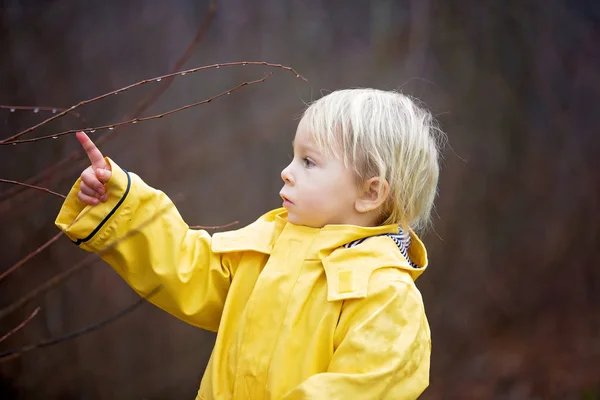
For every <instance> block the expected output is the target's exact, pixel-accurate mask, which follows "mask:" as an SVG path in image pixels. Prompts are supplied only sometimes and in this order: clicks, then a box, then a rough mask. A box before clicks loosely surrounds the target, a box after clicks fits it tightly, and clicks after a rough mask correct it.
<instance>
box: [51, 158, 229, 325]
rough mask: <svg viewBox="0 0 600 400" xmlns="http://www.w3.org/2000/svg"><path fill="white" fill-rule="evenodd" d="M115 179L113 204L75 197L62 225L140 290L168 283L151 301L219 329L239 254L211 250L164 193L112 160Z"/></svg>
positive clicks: (74, 194) (111, 187)
mask: <svg viewBox="0 0 600 400" xmlns="http://www.w3.org/2000/svg"><path fill="white" fill-rule="evenodd" d="M106 161H107V162H108V163H109V164H110V165H111V169H112V176H111V179H110V180H109V182H107V183H106V185H105V186H106V189H107V192H108V194H109V198H108V200H107V201H106V202H105V203H100V204H98V205H96V206H93V207H92V206H87V205H85V204H84V203H82V202H80V201H79V199H78V198H77V192H78V191H79V184H80V180H78V181H77V182H76V183H75V185H74V186H73V188H72V189H71V191H70V192H69V195H68V196H67V198H66V200H65V202H64V204H63V206H62V208H61V210H60V212H59V214H58V217H57V218H56V225H57V226H58V227H59V228H60V229H61V230H63V231H64V232H65V234H66V235H67V236H68V237H69V238H70V239H71V240H72V241H73V242H75V244H77V245H78V246H80V247H81V248H82V249H84V250H87V251H90V252H94V253H98V254H99V255H100V257H101V258H102V259H103V260H104V261H106V262H107V263H108V264H110V265H111V266H112V267H113V268H114V269H115V271H116V272H117V273H118V274H119V275H121V277H123V279H125V281H126V282H127V283H128V284H129V285H130V286H131V287H132V288H133V289H134V290H135V291H136V292H138V293H139V294H140V295H142V296H144V295H146V294H148V293H150V292H152V291H153V289H155V288H157V287H158V286H159V285H162V287H161V289H160V290H159V291H158V293H156V294H154V295H153V296H152V297H151V298H150V299H149V301H151V302H152V303H154V304H155V305H157V306H158V307H160V308H162V309H164V310H166V311H167V312H169V313H171V314H173V315H175V316H176V317H178V318H180V319H182V320H184V321H186V322H188V323H190V324H192V325H196V326H198V327H201V328H203V329H207V330H211V331H216V330H217V328H218V325H219V321H220V318H221V314H222V310H223V306H224V302H225V297H226V296H227V292H228V290H229V285H230V281H231V276H232V273H233V272H232V270H233V268H234V265H236V253H228V254H216V253H214V252H212V251H211V242H212V239H211V236H210V235H209V234H208V233H207V232H206V231H204V230H191V229H189V227H188V225H187V224H186V223H185V222H184V221H183V219H182V217H181V216H180V214H179V212H178V211H177V209H176V208H175V205H174V204H173V202H172V201H171V200H170V199H169V198H168V197H167V195H166V194H164V193H163V192H161V191H158V190H156V189H153V188H151V187H150V186H148V185H147V184H146V183H144V181H142V179H141V178H140V177H139V176H137V175H135V174H133V173H129V172H126V171H125V170H123V169H121V168H120V167H119V166H118V165H117V164H116V163H114V162H113V161H112V160H110V159H109V158H106Z"/></svg>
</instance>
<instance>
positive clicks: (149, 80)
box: [0, 61, 307, 145]
mask: <svg viewBox="0 0 600 400" xmlns="http://www.w3.org/2000/svg"><path fill="white" fill-rule="evenodd" d="M238 65H242V66H244V65H264V66H268V67H273V68H280V69H284V70H287V71H290V72H292V73H294V74H295V75H296V77H297V78H301V79H302V80H304V81H307V79H306V78H304V77H303V76H301V75H300V74H299V73H298V72H297V71H296V70H295V69H293V68H291V67H286V66H284V65H281V64H273V63H268V62H264V61H237V62H230V63H223V64H213V65H206V66H203V67H197V68H192V69H188V70H185V71H180V72H175V73H170V74H167V75H162V76H158V77H155V78H151V79H145V80H143V81H140V82H137V83H133V84H131V85H129V86H125V87H122V88H120V89H117V90H113V91H112V92H109V93H105V94H103V95H100V96H97V97H94V98H93V99H89V100H84V101H81V102H79V103H78V104H75V105H74V106H71V107H70V108H69V109H67V110H65V111H62V112H60V113H58V114H56V115H54V116H53V117H50V118H48V119H46V120H45V121H42V122H40V123H39V124H37V125H34V126H32V127H30V128H27V129H25V130H24V131H22V132H19V133H17V134H15V135H13V136H11V137H9V138H7V139H4V140H2V141H0V144H2V145H6V144H9V143H14V142H15V141H16V139H17V138H19V137H21V136H23V135H25V134H27V133H29V132H32V131H34V130H36V129H38V128H39V127H41V126H43V125H45V124H47V123H48V122H51V121H53V120H55V119H57V118H60V117H61V116H63V115H65V114H66V113H67V112H71V111H73V110H75V109H78V108H80V107H83V106H84V105H86V104H90V103H93V102H95V101H98V100H102V99H104V98H106V97H109V96H112V95H116V94H119V93H122V92H125V91H127V90H129V89H132V88H134V87H137V86H141V85H145V84H147V83H149V82H160V81H161V80H163V79H165V78H172V77H175V76H178V75H179V76H183V75H186V74H191V73H194V72H198V71H203V70H206V69H214V68H220V67H232V66H238ZM243 86H245V85H243ZM230 91H231V90H230ZM225 93H226V92H225ZM199 104H201V103H199ZM107 127H108V126H107ZM73 132H76V131H73Z"/></svg>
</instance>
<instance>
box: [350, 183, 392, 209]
mask: <svg viewBox="0 0 600 400" xmlns="http://www.w3.org/2000/svg"><path fill="white" fill-rule="evenodd" d="M380 182H381V184H380ZM359 193H360V194H359V196H358V198H357V199H356V201H355V203H354V208H356V211H358V212H359V213H366V212H369V211H374V210H376V209H378V208H379V207H380V206H381V205H383V203H385V201H386V200H387V198H388V196H389V195H390V185H389V184H388V182H387V181H386V180H385V179H383V180H381V179H380V178H379V177H373V178H371V179H368V180H367V181H366V182H364V183H363V185H362V188H361V190H360V191H359Z"/></svg>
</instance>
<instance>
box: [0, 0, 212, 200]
mask: <svg viewBox="0 0 600 400" xmlns="http://www.w3.org/2000/svg"><path fill="white" fill-rule="evenodd" d="M216 12H217V1H216V0H213V1H211V3H210V4H209V6H208V14H207V15H206V17H205V18H204V21H203V22H202V24H201V25H200V28H198V31H197V32H196V36H195V37H194V40H193V41H192V42H191V43H190V44H189V45H188V47H187V48H186V49H185V52H184V53H183V54H182V55H181V57H179V59H178V60H177V62H176V63H175V66H174V67H173V69H172V70H171V72H175V71H178V70H180V69H181V68H182V67H183V66H184V65H185V63H186V62H187V61H188V60H189V58H190V57H191V55H192V54H193V53H194V49H195V48H196V47H197V46H198V44H199V43H200V42H201V40H202V39H203V37H204V35H205V33H206V32H207V31H208V29H209V28H210V25H211V24H212V21H213V20H214V17H215V14H216ZM172 82H173V79H165V80H164V81H163V83H162V84H161V85H160V86H159V87H158V88H157V89H156V90H155V91H154V92H152V93H151V94H150V96H149V97H148V100H147V101H145V102H143V103H141V104H140V105H139V106H138V107H136V109H135V110H134V111H133V113H131V114H132V116H133V117H138V116H140V115H141V114H142V113H143V112H144V111H146V109H147V108H148V107H150V106H151V105H152V104H153V103H154V102H155V101H156V100H157V99H158V98H159V97H160V96H161V95H162V93H164V91H165V90H167V88H168V87H169V86H170V85H171V83H172ZM124 118H127V119H129V118H130V117H128V115H125V117H124ZM117 130H118V129H114V130H113V131H111V132H108V133H107V134H105V135H103V136H102V137H101V138H100V139H99V140H97V141H96V144H97V145H100V144H102V143H104V142H105V141H106V140H108V139H110V138H111V137H112V136H113V135H114V134H115V132H117ZM84 157H85V152H84V151H82V150H81V149H78V150H76V151H74V152H72V153H71V154H70V155H69V156H67V157H65V158H63V159H62V160H61V161H59V162H58V163H56V164H54V165H52V166H49V167H48V168H45V169H44V170H43V171H42V172H41V173H39V174H37V175H36V176H34V177H32V178H29V179H28V180H27V183H29V184H35V183H37V182H39V181H41V180H43V179H45V178H46V177H48V176H50V175H52V174H54V172H55V171H56V170H59V168H61V167H63V166H64V165H66V164H70V165H71V166H72V165H74V164H71V162H72V161H77V160H78V159H82V158H84ZM75 165H76V164H75ZM66 170H67V171H68V170H70V168H67V169H66ZM59 171H60V173H61V174H59V176H64V172H65V169H62V170H59ZM22 189H23V187H15V188H13V190H10V191H8V192H7V193H3V194H2V195H0V201H4V200H6V199H8V198H10V197H12V196H14V195H17V194H19V193H21V191H22Z"/></svg>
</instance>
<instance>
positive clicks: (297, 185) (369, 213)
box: [56, 89, 439, 400]
mask: <svg viewBox="0 0 600 400" xmlns="http://www.w3.org/2000/svg"><path fill="white" fill-rule="evenodd" d="M432 122H433V121H432V117H431V114H430V113H429V112H427V111H425V110H423V109H421V108H419V107H418V106H417V105H415V103H413V101H411V100H410V99H409V98H408V97H406V96H404V95H401V94H399V93H396V92H385V91H380V90H375V89H350V90H340V91H336V92H333V93H331V94H329V95H327V96H325V97H323V98H321V99H320V100H318V101H316V102H314V103H313V104H311V105H310V106H309V107H308V109H307V110H306V111H305V113H304V115H303V117H302V119H301V121H300V123H299V125H298V129H297V132H296V136H295V140H294V144H293V146H294V157H293V159H292V161H291V163H290V164H289V165H288V166H287V167H286V168H285V169H284V170H283V171H282V173H281V178H282V179H283V182H284V185H283V188H282V190H281V192H280V195H281V197H282V199H283V207H282V208H279V209H276V210H273V211H270V212H268V213H266V214H265V215H263V216H262V217H260V218H259V219H258V220H257V221H256V222H254V223H252V224H250V225H248V226H246V227H244V228H241V229H238V230H235V231H230V232H224V233H216V234H214V235H212V237H211V236H210V235H209V234H208V233H207V232H206V231H204V230H190V229H189V227H188V225H186V223H185V222H184V221H183V220H182V218H181V216H180V215H179V213H178V212H177V210H176V208H175V207H174V205H173V203H172V202H171V201H170V200H169V198H168V197H167V196H166V195H165V194H164V193H162V192H160V191H158V190H156V189H153V188H151V187H149V186H148V185H146V184H145V183H144V182H143V181H142V179H141V178H140V177H138V176H137V175H135V174H133V173H130V172H127V171H125V170H123V169H121V168H120V167H119V166H118V165H117V164H116V163H115V162H114V161H112V160H111V159H109V158H104V157H103V156H102V154H101V153H100V151H99V150H98V149H97V148H96V147H95V146H94V144H93V143H92V142H91V140H90V139H89V138H88V137H87V136H86V135H85V134H84V133H83V132H79V133H78V134H77V138H78V140H79V141H80V143H81V144H82V146H83V147H84V149H85V150H86V152H87V154H88V156H89V158H90V161H91V164H92V165H91V167H89V168H87V169H86V170H85V171H83V173H82V174H81V178H80V179H79V180H78V181H77V182H76V183H75V185H74V186H73V188H72V189H71V192H70V193H69V196H68V197H67V199H66V200H65V203H64V205H63V207H62V209H61V210H60V213H59V215H58V217H57V220H56V224H57V226H58V227H59V228H60V229H63V230H64V231H65V232H66V234H67V235H68V236H69V237H70V238H71V239H72V240H73V241H74V242H75V243H76V244H78V245H79V246H80V247H81V248H83V249H85V250H87V251H93V252H101V251H102V253H101V256H102V258H103V259H104V260H105V261H106V262H108V263H109V264H110V265H111V266H112V267H113V268H114V269H115V270H116V271H117V272H118V273H119V274H120V275H121V276H122V277H123V278H124V279H125V280H126V281H127V283H128V284H129V285H131V287H132V288H133V289H134V290H136V291H137V292H138V293H139V294H141V295H145V294H147V293H149V292H150V291H152V290H153V289H154V288H156V287H157V286H159V285H162V290H160V291H159V292H158V293H157V294H156V295H155V296H153V297H152V298H151V299H150V301H151V302H152V303H154V304H156V305H157V306H158V307H160V308H162V309H164V310H166V311H167V312H169V313H171V314H173V315H175V316H176V317H178V318H181V319H182V320H184V321H186V322H188V323H190V324H192V325H195V326H198V327H200V328H203V329H208V330H211V331H215V332H217V339H216V343H215V347H214V349H213V353H212V356H211V358H210V361H209V363H208V366H207V369H206V372H205V374H204V377H203V378H202V382H201V385H200V390H199V391H198V397H197V399H205V400H208V399H243V400H246V399H257V400H262V399H285V400H292V399H294V400H295V399H394V400H397V399H414V398H417V397H418V396H419V395H420V394H421V393H422V392H423V390H424V389H425V388H426V387H427V386H428V383H429V360H430V353H431V340H430V330H429V325H428V322H427V318H426V316H425V311H424V307H423V301H422V298H421V294H420V292H419V291H418V290H417V288H416V286H415V284H414V280H415V279H416V278H417V277H418V276H419V275H420V274H421V273H422V272H423V271H424V270H425V267H426V266H427V255H426V251H425V248H424V246H423V244H422V243H421V241H420V240H419V238H418V237H417V236H416V235H415V233H414V232H413V230H412V229H413V228H415V227H422V226H424V225H425V224H426V223H427V222H428V218H429V215H430V211H431V208H432V204H433V200H434V197H435V194H436V187H437V180H438V142H437V138H436V134H437V133H438V132H439V131H438V130H437V129H435V127H434V126H433V123H432ZM136 229H139V231H137V232H135V231H134V230H136ZM120 238H123V239H122V240H120ZM107 246H108V248H107ZM103 249H104V251H103Z"/></svg>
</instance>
